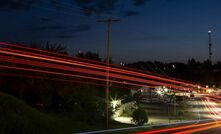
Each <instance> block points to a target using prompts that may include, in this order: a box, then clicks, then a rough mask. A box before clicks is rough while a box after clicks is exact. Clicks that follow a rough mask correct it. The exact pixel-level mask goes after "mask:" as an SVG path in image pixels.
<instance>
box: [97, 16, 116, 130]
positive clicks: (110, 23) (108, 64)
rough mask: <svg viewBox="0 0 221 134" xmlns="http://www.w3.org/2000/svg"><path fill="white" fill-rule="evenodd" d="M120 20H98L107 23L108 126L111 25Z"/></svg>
mask: <svg viewBox="0 0 221 134" xmlns="http://www.w3.org/2000/svg"><path fill="white" fill-rule="evenodd" d="M117 21H120V20H118V19H111V18H109V19H105V20H97V22H102V23H107V41H106V71H107V75H106V90H105V92H106V128H108V126H109V111H108V109H109V86H110V83H109V75H110V71H109V66H110V32H111V25H112V23H113V22H117Z"/></svg>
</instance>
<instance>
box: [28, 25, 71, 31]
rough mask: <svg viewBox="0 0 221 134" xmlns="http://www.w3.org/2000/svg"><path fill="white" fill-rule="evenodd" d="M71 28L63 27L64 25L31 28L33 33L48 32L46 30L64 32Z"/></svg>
mask: <svg viewBox="0 0 221 134" xmlns="http://www.w3.org/2000/svg"><path fill="white" fill-rule="evenodd" d="M67 28H69V26H63V25H44V26H38V27H33V28H31V31H46V30H62V29H67Z"/></svg>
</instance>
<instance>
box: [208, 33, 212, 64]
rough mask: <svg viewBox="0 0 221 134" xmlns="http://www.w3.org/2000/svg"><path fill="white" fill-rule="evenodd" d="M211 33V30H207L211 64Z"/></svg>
mask: <svg viewBox="0 0 221 134" xmlns="http://www.w3.org/2000/svg"><path fill="white" fill-rule="evenodd" d="M211 34H212V31H211V30H209V31H208V35H209V61H210V62H211V64H212V39H211Z"/></svg>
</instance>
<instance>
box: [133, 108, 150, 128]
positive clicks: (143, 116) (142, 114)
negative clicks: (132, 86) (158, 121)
mask: <svg viewBox="0 0 221 134" xmlns="http://www.w3.org/2000/svg"><path fill="white" fill-rule="evenodd" d="M132 121H133V122H134V123H135V124H136V125H139V126H142V125H143V124H144V123H146V122H148V117H147V113H146V111H145V110H143V109H141V108H138V109H136V110H134V112H133V115H132Z"/></svg>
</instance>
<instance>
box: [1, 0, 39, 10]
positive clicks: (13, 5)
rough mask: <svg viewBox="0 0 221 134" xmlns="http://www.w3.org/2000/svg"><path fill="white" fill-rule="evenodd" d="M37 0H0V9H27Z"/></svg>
mask: <svg viewBox="0 0 221 134" xmlns="http://www.w3.org/2000/svg"><path fill="white" fill-rule="evenodd" d="M37 1H38V0H1V1H0V11H10V10H20V9H29V8H30V7H31V6H32V5H33V4H34V3H36V2H37Z"/></svg>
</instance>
